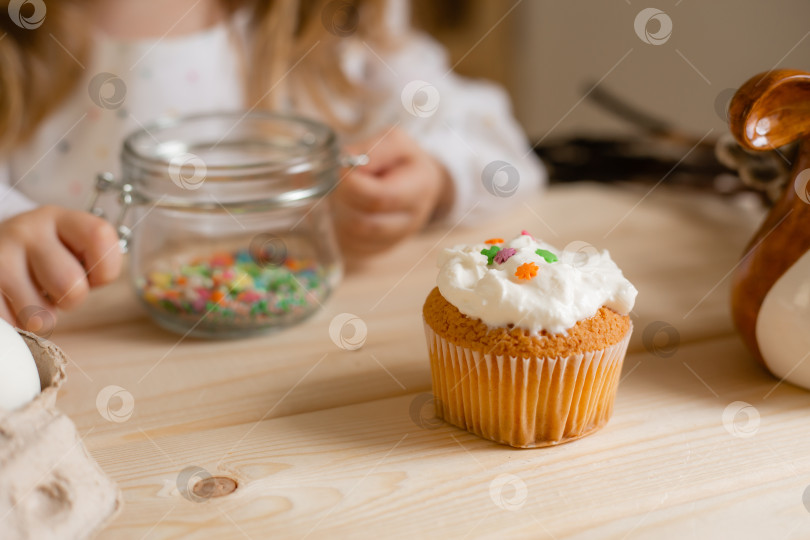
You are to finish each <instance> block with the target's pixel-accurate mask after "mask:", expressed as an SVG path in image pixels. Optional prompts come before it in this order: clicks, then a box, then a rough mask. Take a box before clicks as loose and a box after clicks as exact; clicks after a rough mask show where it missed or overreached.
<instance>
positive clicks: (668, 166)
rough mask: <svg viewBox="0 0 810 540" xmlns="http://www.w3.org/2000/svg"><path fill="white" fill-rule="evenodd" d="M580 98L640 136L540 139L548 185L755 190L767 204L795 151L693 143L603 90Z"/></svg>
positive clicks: (592, 89) (723, 139)
mask: <svg viewBox="0 0 810 540" xmlns="http://www.w3.org/2000/svg"><path fill="white" fill-rule="evenodd" d="M585 96H586V98H587V99H589V100H590V101H592V102H593V103H595V104H596V105H598V106H599V107H602V108H603V109H604V110H606V111H607V112H609V113H611V114H613V115H615V116H617V117H619V118H621V119H622V120H624V121H626V122H627V123H629V124H632V125H633V126H634V127H635V128H636V129H638V130H639V131H640V133H639V135H637V136H624V137H621V138H605V137H593V136H575V137H569V138H564V139H559V140H554V141H550V142H548V143H543V139H540V140H539V141H538V143H536V145H535V152H536V153H537V155H538V156H539V157H540V159H542V160H543V162H544V163H545V164H546V167H548V170H549V177H550V178H551V182H552V183H560V182H574V181H578V180H591V181H596V182H615V181H634V182H645V183H650V184H653V185H657V184H661V183H664V182H665V183H667V184H670V185H679V186H687V187H691V188H695V189H700V190H704V191H706V190H709V191H713V192H715V193H718V194H721V195H736V194H739V193H743V192H754V193H757V194H758V195H759V196H760V198H761V200H762V202H763V203H764V204H766V205H770V204H772V203H773V201H775V200H776V198H777V197H778V196H779V193H780V192H781V190H782V189H783V188H784V185H785V183H786V182H787V180H788V177H789V174H790V168H791V165H792V162H793V159H794V157H795V147H786V148H780V149H778V150H774V151H773V152H758V153H756V154H755V153H751V152H748V151H746V150H744V149H743V148H742V147H740V146H739V145H738V144H737V143H736V141H734V139H733V138H732V137H731V135H727V134H723V135H721V136H720V137H716V138H709V137H708V135H707V136H704V137H703V138H702V139H696V138H694V137H692V136H690V135H688V134H686V133H683V132H681V131H679V130H678V129H677V128H674V127H672V126H670V125H669V124H667V123H666V122H664V121H662V120H661V119H658V118H656V117H653V116H651V115H649V114H647V113H646V112H644V111H641V110H639V109H638V108H636V107H635V106H633V105H631V104H629V103H628V102H626V101H624V100H622V99H621V98H619V97H618V96H616V95H615V94H613V93H611V92H610V91H608V90H607V89H606V88H605V87H604V86H595V85H591V86H589V88H588V89H587V90H586V91H585Z"/></svg>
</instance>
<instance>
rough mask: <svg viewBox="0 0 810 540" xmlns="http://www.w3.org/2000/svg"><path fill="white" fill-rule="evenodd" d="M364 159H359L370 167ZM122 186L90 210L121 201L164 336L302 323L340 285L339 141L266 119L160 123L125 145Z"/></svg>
mask: <svg viewBox="0 0 810 540" xmlns="http://www.w3.org/2000/svg"><path fill="white" fill-rule="evenodd" d="M363 157H364V156H361V157H360V158H358V159H361V160H362V158H363ZM121 164H122V178H121V179H120V180H117V179H115V178H114V177H113V176H112V175H110V174H109V173H104V174H101V175H99V178H98V181H97V197H96V201H94V204H93V208H94V210H93V211H94V212H95V213H97V214H103V212H102V211H100V210H99V207H98V206H97V203H98V202H99V197H98V195H100V194H102V193H104V192H110V191H113V192H116V193H118V194H119V200H120V203H121V214H120V215H119V217H118V219H117V225H118V230H119V235H120V237H121V245H122V248H123V249H124V250H128V251H129V252H130V268H131V274H132V279H133V284H134V286H135V292H136V294H137V296H138V298H139V299H140V300H141V302H142V304H143V305H144V306H145V307H146V309H147V311H148V312H149V314H150V315H151V316H152V318H153V319H154V320H155V321H156V322H157V323H158V324H159V325H161V326H163V327H164V328H166V329H169V330H172V331H175V332H179V333H182V334H183V335H193V336H200V337H226V338H230V337H243V336H250V335H255V334H261V333H265V332H269V331H272V330H275V329H278V328H281V327H284V326H288V325H290V324H293V323H296V322H298V321H300V320H302V319H303V318H305V317H307V316H308V315H310V314H312V313H313V312H314V311H316V310H317V309H318V307H319V306H321V304H322V303H323V302H324V300H325V299H326V298H327V297H328V296H329V294H330V293H331V291H332V289H333V288H334V287H335V286H336V285H337V284H338V282H339V281H340V278H341V275H342V265H341V260H340V253H339V251H338V248H337V243H336V240H335V234H334V231H333V226H332V219H331V213H330V209H329V202H328V201H327V200H326V199H325V196H326V195H327V194H328V193H329V192H330V191H331V190H332V189H333V188H334V187H335V185H336V183H337V178H338V173H339V169H340V166H341V158H340V152H339V148H338V145H337V140H336V137H335V134H334V132H333V131H332V130H331V129H329V128H328V127H327V126H325V125H322V124H320V123H317V122H314V121H311V120H307V119H304V118H300V117H295V116H286V115H278V114H271V113H264V112H249V113H241V112H237V113H216V114H203V115H196V116H189V117H184V118H179V119H173V120H163V121H160V122H157V123H156V124H154V125H152V126H149V127H146V128H144V129H142V130H140V131H137V132H135V133H133V134H132V135H130V136H129V137H127V139H126V140H125V141H124V145H123V149H122V153H121Z"/></svg>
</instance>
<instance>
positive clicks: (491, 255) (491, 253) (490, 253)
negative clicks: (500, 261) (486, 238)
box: [481, 246, 501, 264]
mask: <svg viewBox="0 0 810 540" xmlns="http://www.w3.org/2000/svg"><path fill="white" fill-rule="evenodd" d="M500 250H501V248H499V247H498V246H490V247H488V248H484V249H482V250H481V255H484V256H486V258H487V264H492V261H493V260H494V259H495V255H497V254H498V252H499V251H500Z"/></svg>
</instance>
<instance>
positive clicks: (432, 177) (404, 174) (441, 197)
mask: <svg viewBox="0 0 810 540" xmlns="http://www.w3.org/2000/svg"><path fill="white" fill-rule="evenodd" d="M347 151H349V152H351V153H356V154H367V155H368V157H369V163H368V165H364V166H362V167H357V168H356V169H353V170H351V171H349V172H348V173H345V174H346V177H345V178H343V180H342V181H341V182H340V184H339V185H338V187H337V189H336V190H335V202H336V204H335V223H336V226H337V233H338V239H339V241H340V244H341V247H342V249H343V252H344V253H347V254H351V255H369V254H372V253H377V252H379V251H383V250H384V249H386V248H389V247H391V246H393V245H394V244H396V243H397V242H399V241H400V240H402V239H403V238H405V237H407V236H409V235H411V234H413V233H415V232H417V231H419V230H420V229H422V228H423V227H424V226H425V225H426V224H427V223H428V222H429V221H430V220H431V218H432V217H434V216H437V217H438V216H440V215H441V214H443V213H444V212H446V211H447V210H448V209H449V207H450V205H451V203H452V197H453V186H452V181H451V179H450V176H449V175H448V173H447V171H446V170H445V168H444V167H443V166H442V165H441V164H440V163H439V162H438V161H437V160H436V159H435V158H434V157H433V156H431V155H430V154H428V153H427V152H425V151H424V150H423V149H422V148H421V147H420V146H419V145H418V144H417V143H416V141H414V140H413V139H412V138H411V137H410V136H409V135H408V134H407V133H405V132H404V131H402V130H401V129H399V128H394V129H392V130H391V131H389V132H387V133H385V134H384V135H380V136H378V137H375V138H372V139H370V140H367V141H363V142H361V143H358V144H353V145H351V146H350V147H349V148H347Z"/></svg>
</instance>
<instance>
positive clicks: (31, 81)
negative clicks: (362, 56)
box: [0, 0, 394, 154]
mask: <svg viewBox="0 0 810 540" xmlns="http://www.w3.org/2000/svg"><path fill="white" fill-rule="evenodd" d="M11 1H12V0H0V10H2V11H0V35H3V37H2V38H0V154H5V153H7V152H9V151H10V150H12V149H14V148H15V147H16V146H18V145H20V144H23V143H25V142H26V141H27V140H29V139H30V138H31V136H32V135H33V134H34V133H35V132H36V130H37V128H38V127H39V125H40V123H41V122H42V121H43V120H44V119H45V118H46V117H47V116H48V114H49V113H51V112H52V111H53V110H54V109H55V108H57V107H58V106H59V105H60V104H61V103H62V102H63V101H64V100H65V98H67V96H68V95H69V94H70V93H71V92H72V91H74V90H75V87H76V85H77V84H78V82H79V81H80V80H81V77H82V67H81V66H80V65H79V62H81V64H84V65H87V63H88V58H89V57H90V55H91V53H92V50H91V45H92V27H91V26H90V23H88V21H87V19H88V18H87V16H86V9H87V7H86V6H85V5H83V3H82V2H81V1H79V0H59V1H58V2H49V3H48V4H47V16H45V17H44V19H42V20H41V21H39V24H41V26H34V25H29V28H25V27H24V26H25V24H24V22H25V20H24V19H22V23H23V24H21V19H18V20H16V21H15V20H13V19H12V18H11V17H6V12H7V11H8V8H9V4H10V3H11ZM220 2H222V4H223V6H224V7H225V8H226V9H227V10H228V12H229V14H230V15H233V13H234V12H235V11H236V10H238V9H240V8H245V9H247V10H248V11H249V13H250V14H251V20H250V25H249V35H248V36H247V38H248V39H247V41H246V44H247V45H246V50H245V51H244V66H245V85H244V86H245V100H246V103H247V107H248V108H250V107H253V106H255V108H257V109H267V110H280V109H282V108H283V107H284V105H285V104H286V103H289V104H292V105H293V106H295V105H296V104H297V103H298V102H299V101H300V100H301V99H302V98H303V96H306V98H308V100H309V101H310V103H311V104H312V105H314V107H315V108H316V109H317V111H318V112H319V113H320V115H321V116H322V118H323V120H324V121H325V122H327V123H328V124H330V125H331V126H332V127H333V128H335V129H337V130H339V131H344V132H345V131H348V132H352V131H357V130H360V129H362V127H363V126H362V124H363V122H364V118H362V117H359V118H358V119H356V120H354V121H347V120H346V119H345V118H341V116H340V115H339V114H338V113H337V112H336V111H335V110H334V107H333V105H332V104H334V103H335V101H336V99H335V98H337V101H340V100H341V99H343V100H354V101H355V102H357V103H364V102H365V103H367V102H368V100H370V99H372V100H373V99H374V96H371V95H369V92H370V91H369V90H368V89H365V88H363V87H361V86H359V85H358V84H357V83H355V82H353V81H351V80H350V79H349V78H348V77H347V75H346V73H344V71H343V70H342V69H341V65H340V62H339V54H340V46H339V42H340V40H341V39H342V38H343V37H345V36H348V35H353V36H355V37H357V38H359V39H360V40H362V41H363V42H365V43H366V44H368V45H369V46H371V47H373V48H375V49H378V50H384V49H386V48H390V47H392V46H393V45H394V40H393V39H391V38H390V37H389V35H388V33H387V32H386V26H385V24H384V18H385V3H386V2H385V0H220ZM17 4H19V2H17ZM24 4H25V2H23V5H24ZM65 50H67V51H70V53H71V54H72V55H73V57H74V58H75V59H76V60H78V61H79V62H73V61H68V60H66V58H65V54H66V53H65Z"/></svg>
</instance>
